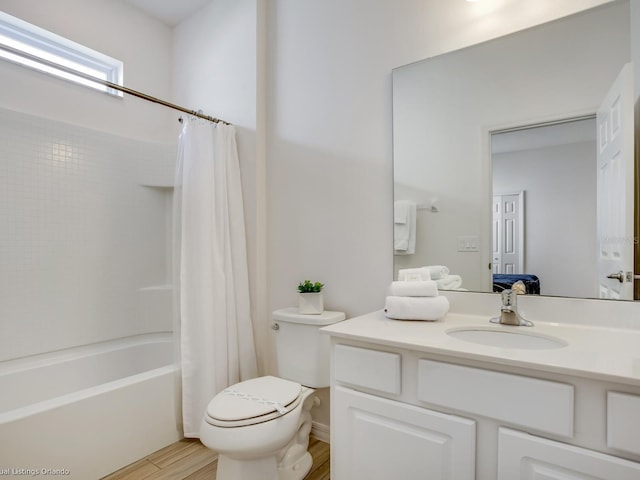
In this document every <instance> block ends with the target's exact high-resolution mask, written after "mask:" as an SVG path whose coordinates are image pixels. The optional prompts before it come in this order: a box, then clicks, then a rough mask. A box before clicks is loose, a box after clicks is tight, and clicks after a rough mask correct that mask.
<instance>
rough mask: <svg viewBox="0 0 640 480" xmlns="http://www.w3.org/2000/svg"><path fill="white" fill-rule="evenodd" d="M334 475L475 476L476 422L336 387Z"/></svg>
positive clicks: (435, 479) (343, 479)
mask: <svg viewBox="0 0 640 480" xmlns="http://www.w3.org/2000/svg"><path fill="white" fill-rule="evenodd" d="M331 410H332V420H331V439H332V441H331V479H332V480H360V479H362V480H389V479H396V478H397V479H402V480H427V479H428V480H473V479H474V478H475V422H474V421H472V420H468V419H465V418H460V417H455V416H452V415H445V414H442V413H438V412H434V411H431V410H427V409H424V408H419V407H414V406H412V405H405V404H403V403H400V402H396V401H393V400H387V399H384V398H379V397H375V396H373V395H368V394H365V393H361V392H356V391H354V390H350V389H347V388H344V387H340V386H337V387H335V388H334V392H333V397H332V404H331Z"/></svg>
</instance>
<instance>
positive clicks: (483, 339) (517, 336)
mask: <svg viewBox="0 0 640 480" xmlns="http://www.w3.org/2000/svg"><path fill="white" fill-rule="evenodd" d="M507 328H512V329H513V330H507ZM525 328H528V327H505V329H504V330H503V329H500V330H495V329H491V328H481V327H475V328H471V327H468V328H457V329H452V330H449V331H447V335H449V336H451V337H453V338H457V339H458V340H463V341H465V342H471V343H478V344H481V345H490V346H492V347H501V348H519V349H530V350H536V349H538V350H545V349H551V348H562V347H566V346H567V342H565V341H564V340H561V339H559V338H555V337H550V336H546V335H540V334H536V333H531V332H527V331H524V330H521V329H525Z"/></svg>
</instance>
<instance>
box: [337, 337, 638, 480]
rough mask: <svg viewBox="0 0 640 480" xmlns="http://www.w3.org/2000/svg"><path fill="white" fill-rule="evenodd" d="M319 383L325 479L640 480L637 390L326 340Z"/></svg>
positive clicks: (368, 344)
mask: <svg viewBox="0 0 640 480" xmlns="http://www.w3.org/2000/svg"><path fill="white" fill-rule="evenodd" d="M331 387H332V388H331V463H332V464H331V478H332V480H387V479H390V478H397V479H402V480H426V479H429V480H439V479H452V480H466V479H469V480H496V479H497V480H518V479H520V480H534V479H536V480H540V479H545V480H554V479H555V480H582V479H583V480H587V479H588V480H597V479H600V480H638V479H640V442H638V439H639V438H640V437H639V435H640V433H638V432H637V431H636V430H635V428H634V426H637V425H639V424H640V388H638V387H637V386H636V387H634V386H624V385H618V384H615V383H611V382H604V381H595V380H592V379H584V378H574V377H572V376H564V375H559V374H551V373H548V372H538V371H536V370H535V369H521V368H513V367H510V366H503V365H501V364H499V363H490V362H486V361H485V362H477V361H473V360H469V359H468V358H464V356H461V357H456V356H455V355H446V354H445V355H443V354H442V353H433V352H424V351H419V350H410V349H407V348H402V347H398V346H394V345H387V344H386V343H385V342H384V340H381V342H380V343H379V344H376V343H373V342H371V341H370V340H369V341H367V342H363V341H360V340H358V339H353V338H341V337H340V336H333V337H332V385H331ZM618 390H627V391H626V392H625V391H622V392H620V391H618ZM614 407H615V408H614ZM625 419H626V420H625ZM625 422H630V425H631V426H632V428H631V429H629V428H626V427H625Z"/></svg>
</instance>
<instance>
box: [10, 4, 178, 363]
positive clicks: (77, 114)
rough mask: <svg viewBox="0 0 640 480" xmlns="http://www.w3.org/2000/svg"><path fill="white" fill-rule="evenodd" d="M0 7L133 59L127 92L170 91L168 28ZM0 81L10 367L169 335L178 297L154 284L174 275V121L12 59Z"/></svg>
mask: <svg viewBox="0 0 640 480" xmlns="http://www.w3.org/2000/svg"><path fill="white" fill-rule="evenodd" d="M0 10H2V11H5V12H6V13H9V14H11V15H14V16H17V17H19V18H21V19H23V20H25V21H27V22H31V23H34V24H36V25H38V26H40V27H42V28H45V29H47V30H50V31H52V32H54V33H57V34H59V35H61V36H63V37H66V38H69V39H71V40H73V41H76V42H78V43H81V44H83V45H86V46H88V47H90V48H93V49H96V50H98V51H101V52H103V53H106V54H107V55H110V56H112V57H115V58H118V59H121V60H123V61H124V68H125V74H124V77H125V82H126V84H127V86H130V87H132V88H135V89H138V90H142V91H145V92H146V93H149V94H151V95H155V96H158V97H164V98H167V97H168V96H169V94H170V92H171V69H170V66H171V60H172V48H171V39H172V32H171V30H170V29H169V28H167V27H166V26H164V25H162V24H161V23H159V22H157V21H155V20H151V19H150V18H148V17H147V16H145V15H142V14H141V13H139V12H138V11H137V10H134V9H132V8H130V7H127V6H126V5H125V4H123V3H121V2H120V1H111V0H90V1H86V0H60V1H56V2H38V1H30V0H20V1H12V0H0ZM0 79H1V84H2V88H0V107H2V110H1V121H2V125H3V127H2V135H3V140H2V141H1V142H0V143H1V144H2V155H0V158H1V161H0V185H1V188H0V191H1V192H2V194H1V195H2V202H0V204H1V205H0V210H2V212H1V214H2V222H0V223H1V224H2V229H3V232H2V236H1V238H2V241H1V243H2V245H1V247H0V248H1V249H2V252H1V255H0V258H1V259H2V260H1V262H0V283H1V284H2V286H3V287H2V289H0V310H1V311H0V330H1V331H3V332H8V333H7V334H3V335H2V336H1V343H2V344H1V345H0V352H2V354H1V355H0V359H7V358H15V357H21V356H25V355H31V354H34V353H41V352H46V351H51V350H57V349H62V348H67V347H71V346H75V345H83V344H89V343H94V342H99V341H104V340H108V339H112V338H119V337H123V336H129V335H135V334H140V333H148V332H155V331H167V330H171V321H170V320H171V318H170V310H171V308H170V299H171V295H170V292H169V291H168V290H167V289H166V288H165V289H164V290H163V289H151V290H147V288H148V287H158V286H161V285H166V284H167V283H168V280H169V279H168V261H167V260H168V252H169V244H168V233H169V230H168V225H169V217H168V212H169V211H170V210H169V208H170V202H169V200H170V191H169V189H167V188H157V186H158V185H163V186H167V185H169V184H170V181H166V178H167V174H168V175H169V179H170V178H171V172H172V168H171V163H172V161H174V159H175V141H176V135H177V131H178V123H177V121H176V119H177V115H175V114H174V113H172V112H170V111H168V110H167V109H166V108H165V107H160V106H158V105H153V104H149V103H148V102H145V101H142V100H139V99H136V98H133V97H125V98H114V97H112V96H109V95H106V94H104V93H99V92H96V91H95V90H91V89H88V88H84V87H81V86H78V85H75V84H72V83H69V82H66V81H63V80H60V79H57V78H54V77H51V76H48V75H45V74H41V73H38V72H34V71H31V70H29V69H26V68H24V67H21V66H18V65H13V64H10V63H7V62H0ZM5 109H9V110H5ZM17 112H21V113H17ZM63 122H64V123H63ZM69 124H70V125H69ZM150 184H153V185H156V186H154V187H151V186H148V185H150ZM132 270H133V271H132ZM163 311H168V312H169V315H163V314H161V312H163Z"/></svg>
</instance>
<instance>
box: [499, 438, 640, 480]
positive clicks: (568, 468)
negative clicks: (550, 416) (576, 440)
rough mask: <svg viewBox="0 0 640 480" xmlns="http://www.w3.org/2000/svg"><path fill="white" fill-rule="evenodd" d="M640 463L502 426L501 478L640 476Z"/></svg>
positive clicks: (608, 479)
mask: <svg viewBox="0 0 640 480" xmlns="http://www.w3.org/2000/svg"><path fill="white" fill-rule="evenodd" d="M639 478H640V464H638V463H635V462H631V461H629V460H624V459H622V458H617V457H614V456H612V455H606V454H604V453H600V452H594V451H592V450H587V449H585V448H579V447H575V446H573V445H566V444H564V443H560V442H554V441H552V440H547V439H544V438H540V437H535V436H533V435H529V434H526V433H521V432H516V431H514V430H509V429H506V428H501V429H500V432H499V435H498V480H614V479H615V480H638V479H639Z"/></svg>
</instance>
